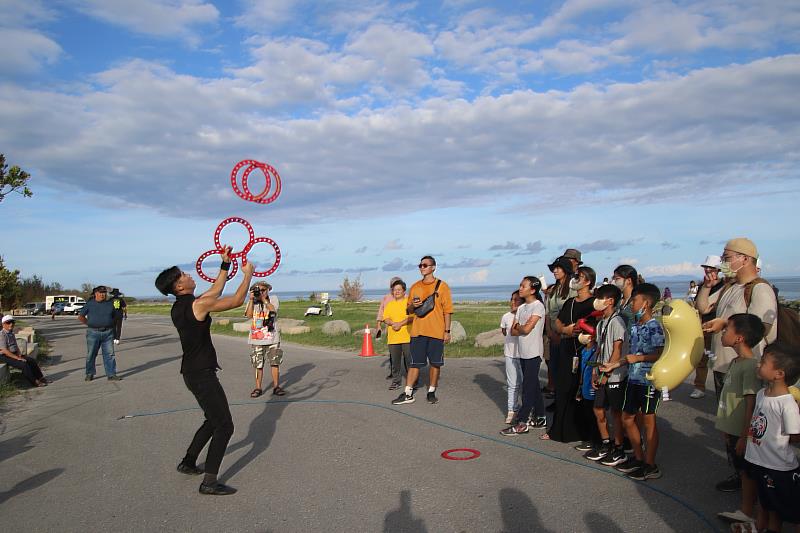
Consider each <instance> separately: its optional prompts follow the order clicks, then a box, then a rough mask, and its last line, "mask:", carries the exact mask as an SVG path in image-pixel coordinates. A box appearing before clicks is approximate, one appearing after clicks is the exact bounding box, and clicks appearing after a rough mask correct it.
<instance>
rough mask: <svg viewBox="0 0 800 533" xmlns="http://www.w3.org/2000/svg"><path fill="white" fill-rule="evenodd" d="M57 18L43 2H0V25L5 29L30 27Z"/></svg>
mask: <svg viewBox="0 0 800 533" xmlns="http://www.w3.org/2000/svg"><path fill="white" fill-rule="evenodd" d="M56 18H57V15H56V12H55V10H54V9H52V7H50V6H46V5H45V2H43V0H3V1H2V2H0V24H2V25H3V26H5V27H7V28H12V27H17V28H19V27H20V26H32V25H36V24H39V23H42V22H51V21H53V20H55V19H56ZM4 50H5V49H4Z"/></svg>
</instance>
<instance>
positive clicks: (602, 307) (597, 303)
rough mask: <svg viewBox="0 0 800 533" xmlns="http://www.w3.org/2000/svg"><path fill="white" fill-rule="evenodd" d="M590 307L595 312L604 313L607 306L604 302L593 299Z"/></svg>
mask: <svg viewBox="0 0 800 533" xmlns="http://www.w3.org/2000/svg"><path fill="white" fill-rule="evenodd" d="M592 306H594V310H595V311H605V310H606V309H607V308H608V304H607V303H606V301H605V300H600V299H599V298H595V299H594V301H593V302H592Z"/></svg>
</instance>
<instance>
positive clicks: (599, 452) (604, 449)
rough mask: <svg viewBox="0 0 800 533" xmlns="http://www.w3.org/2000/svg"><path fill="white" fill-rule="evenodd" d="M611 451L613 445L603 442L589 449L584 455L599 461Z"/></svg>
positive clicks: (591, 459)
mask: <svg viewBox="0 0 800 533" xmlns="http://www.w3.org/2000/svg"><path fill="white" fill-rule="evenodd" d="M610 453H611V446H610V445H608V444H601V445H600V446H599V447H597V448H594V449H592V450H589V451H588V452H586V453H585V454H583V456H584V457H585V458H586V459H589V460H590V461H599V460H601V459H605V458H606V456H607V455H609V454H610Z"/></svg>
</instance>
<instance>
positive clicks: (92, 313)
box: [78, 299, 114, 328]
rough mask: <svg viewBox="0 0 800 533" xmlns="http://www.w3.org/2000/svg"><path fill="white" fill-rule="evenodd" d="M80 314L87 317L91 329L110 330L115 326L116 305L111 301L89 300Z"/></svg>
mask: <svg viewBox="0 0 800 533" xmlns="http://www.w3.org/2000/svg"><path fill="white" fill-rule="evenodd" d="M78 314H80V315H81V316H85V317H86V320H87V325H88V326H89V327H90V328H110V327H112V326H113V325H114V304H113V303H112V302H111V300H103V301H102V302H98V301H97V300H94V299H92V300H89V301H88V302H86V305H84V306H83V307H82V308H81V310H80V311H79V312H78Z"/></svg>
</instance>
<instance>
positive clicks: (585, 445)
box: [575, 440, 594, 452]
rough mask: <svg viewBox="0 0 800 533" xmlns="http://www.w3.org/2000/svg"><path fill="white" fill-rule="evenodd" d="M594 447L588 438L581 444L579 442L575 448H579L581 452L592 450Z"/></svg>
mask: <svg viewBox="0 0 800 533" xmlns="http://www.w3.org/2000/svg"><path fill="white" fill-rule="evenodd" d="M593 448H594V444H592V443H591V442H589V441H588V440H585V441H583V442H581V443H580V444H578V445H577V446H575V449H576V450H578V451H579V452H588V451H589V450H591V449H593Z"/></svg>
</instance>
